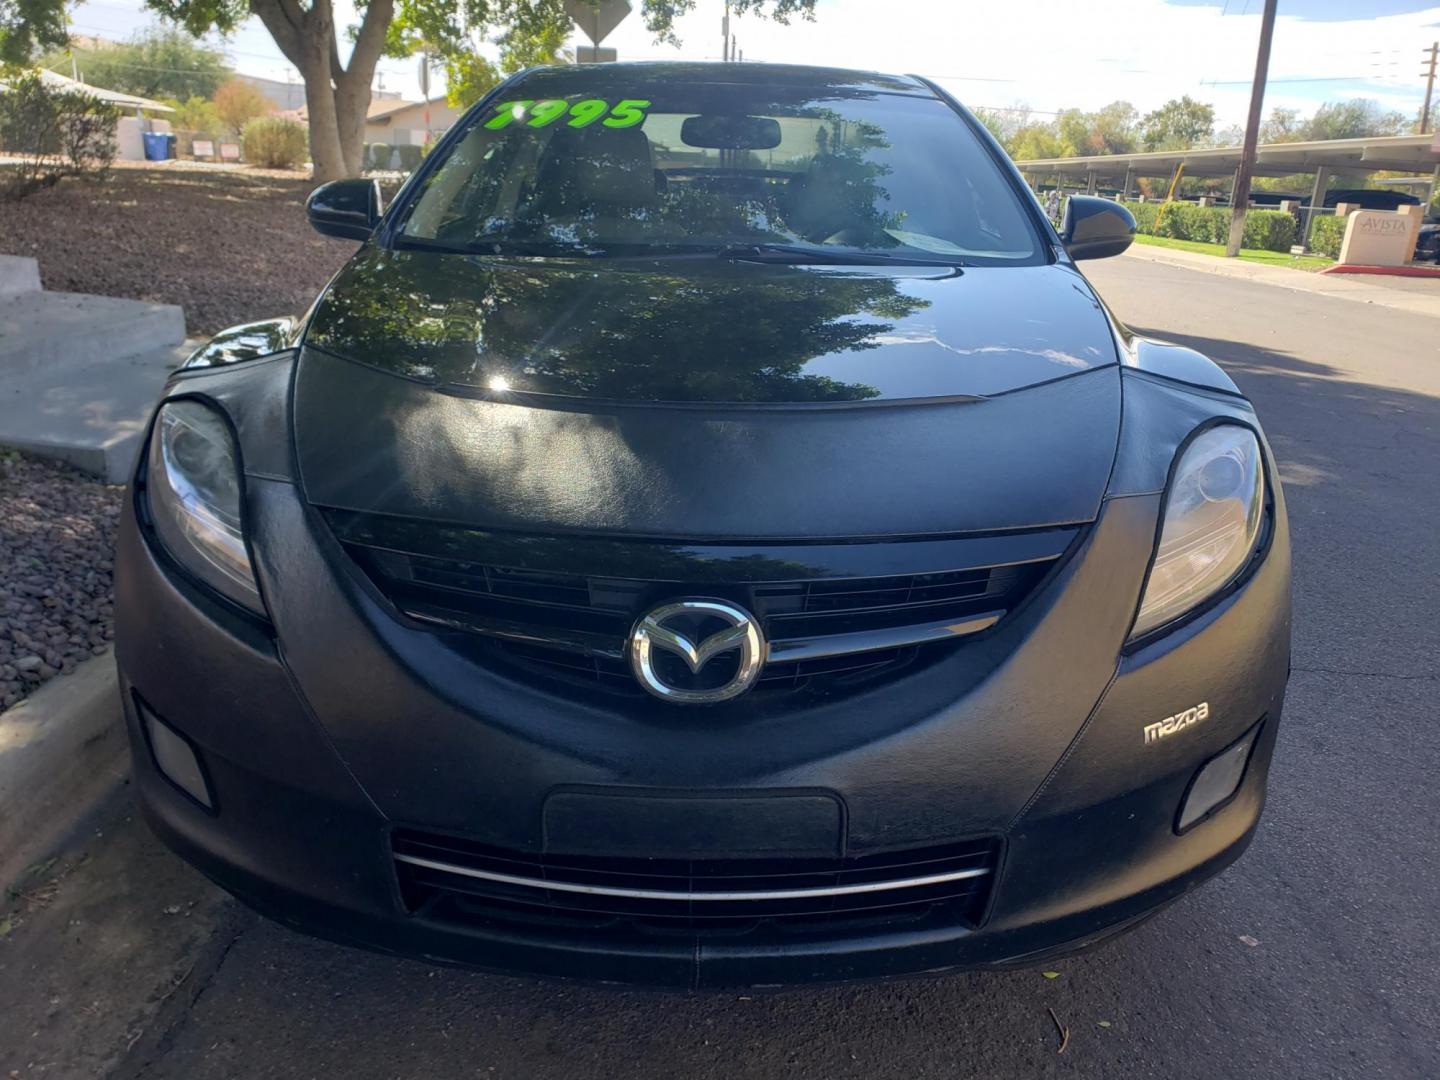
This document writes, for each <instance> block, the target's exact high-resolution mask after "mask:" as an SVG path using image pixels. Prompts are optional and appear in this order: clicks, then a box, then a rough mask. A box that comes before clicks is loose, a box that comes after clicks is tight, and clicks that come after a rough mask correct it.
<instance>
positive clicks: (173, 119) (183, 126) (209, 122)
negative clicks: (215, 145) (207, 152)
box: [165, 95, 225, 136]
mask: <svg viewBox="0 0 1440 1080" xmlns="http://www.w3.org/2000/svg"><path fill="white" fill-rule="evenodd" d="M165 104H166V105H169V106H170V107H171V108H172V109H174V110H175V111H174V112H173V113H172V114H171V115H170V117H169V120H170V123H172V124H173V125H175V130H176V131H191V132H194V133H195V134H197V135H210V136H218V135H220V134H221V133H222V132H223V131H224V130H225V124H224V122H223V121H222V120H221V119H220V114H219V113H218V112H216V111H215V103H214V102H213V101H206V100H205V99H204V98H203V97H200V96H199V95H196V96H195V97H192V98H190V99H189V100H188V101H181V100H180V99H179V98H170V99H169V100H168V101H166V102H165Z"/></svg>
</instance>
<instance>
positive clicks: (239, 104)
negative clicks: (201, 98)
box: [215, 79, 275, 135]
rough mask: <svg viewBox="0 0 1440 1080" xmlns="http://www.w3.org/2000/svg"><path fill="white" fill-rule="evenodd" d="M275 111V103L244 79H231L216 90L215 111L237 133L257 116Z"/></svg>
mask: <svg viewBox="0 0 1440 1080" xmlns="http://www.w3.org/2000/svg"><path fill="white" fill-rule="evenodd" d="M274 111H275V103H274V102H273V101H271V100H270V99H269V98H268V97H266V96H265V95H264V94H262V93H261V92H260V91H259V90H258V89H256V88H255V86H254V84H253V83H248V82H246V81H245V80H244V79H231V80H230V81H229V82H226V83H222V84H221V86H220V89H218V90H216V91H215V113H216V115H217V116H219V117H220V120H221V122H222V123H224V125H225V126H226V127H227V128H229V129H230V130H231V131H233V132H234V133H235V134H237V135H238V134H239V133H240V132H242V131H244V130H245V125H246V124H248V123H249V122H250V121H251V120H254V119H255V118H256V117H260V116H268V115H269V114H270V113H272V112H274Z"/></svg>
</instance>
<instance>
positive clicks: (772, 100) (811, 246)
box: [399, 68, 1042, 265]
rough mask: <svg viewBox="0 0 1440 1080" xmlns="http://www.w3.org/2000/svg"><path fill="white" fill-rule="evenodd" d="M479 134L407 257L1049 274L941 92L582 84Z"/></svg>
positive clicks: (545, 77)
mask: <svg viewBox="0 0 1440 1080" xmlns="http://www.w3.org/2000/svg"><path fill="white" fill-rule="evenodd" d="M632 70H633V69H632ZM467 125H468V129H467V130H466V132H465V134H464V135H463V137H462V138H461V139H460V140H459V141H458V142H457V143H455V144H453V145H452V147H451V149H450V150H449V152H448V153H447V155H446V157H445V159H444V160H443V161H442V162H441V163H440V164H439V166H438V167H437V168H436V169H435V170H434V171H432V172H431V173H430V174H429V175H428V176H427V177H426V178H425V180H424V183H423V185H422V186H421V188H420V189H419V191H418V193H417V194H416V195H415V196H414V198H413V199H412V201H411V204H410V206H409V208H408V211H407V212H406V213H405V216H404V218H403V225H402V226H401V228H400V231H399V245H400V246H416V247H419V246H436V247H442V248H446V249H454V250H461V251H468V252H479V253H493V254H515V255H539V256H545V255H565V256H569V255H593V256H604V255H637V254H638V255H660V254H667V253H668V254H678V255H683V254H686V253H697V254H703V253H707V252H708V253H712V254H715V253H718V254H721V255H726V256H729V257H733V258H742V259H743V258H756V259H770V260H774V261H796V262H811V261H814V262H838V261H845V259H846V257H847V256H853V257H854V259H855V261H876V262H879V261H892V260H893V261H899V262H906V263H921V264H924V263H948V264H960V265H972V264H1001V265H1005V264H1012V265H1014V264H1027V263H1034V262H1036V261H1041V250H1042V249H1041V247H1040V245H1039V242H1038V238H1037V236H1036V233H1035V230H1034V229H1033V228H1032V227H1031V225H1030V223H1029V222H1028V221H1027V220H1026V217H1025V213H1024V210H1023V208H1022V206H1021V204H1020V201H1019V198H1018V197H1017V195H1016V194H1015V191H1014V189H1013V188H1012V186H1011V185H1010V183H1009V182H1008V181H1007V179H1006V177H1005V176H1004V174H1003V173H1002V172H1001V170H1000V169H999V168H998V167H997V165H996V163H995V161H994V160H993V158H992V157H991V156H990V155H989V153H988V152H987V151H986V149H985V147H984V146H983V145H982V144H981V143H980V141H979V139H978V138H977V137H976V136H975V134H974V133H973V132H972V131H971V130H970V128H969V127H968V126H967V124H966V123H965V121H964V120H963V119H962V118H961V117H960V115H958V114H957V113H956V112H955V111H954V110H953V109H951V108H950V107H949V106H948V105H947V104H946V103H944V102H943V101H940V100H937V99H936V98H934V97H932V96H928V94H927V96H920V95H919V94H899V93H888V92H882V91H875V90H863V91H862V90H857V89H855V88H854V87H852V86H836V85H828V84H826V83H824V82H823V81H818V80H817V82H816V83H815V84H813V85H809V86H796V85H793V84H792V85H777V86H768V85H763V84H754V85H743V84H742V85H737V84H735V83H728V84H725V83H719V82H716V83H706V82H704V81H700V80H697V79H695V78H694V77H691V78H670V79H663V78H656V77H655V76H654V75H650V76H648V77H646V76H645V75H636V76H634V77H633V78H632V79H631V80H629V81H628V83H627V80H626V77H625V75H624V73H623V69H610V70H609V71H608V72H606V73H605V74H604V75H601V74H599V73H597V72H596V69H593V68H592V69H570V70H568V71H545V72H539V73H536V74H535V75H533V76H530V77H528V78H526V79H524V80H521V82H519V83H518V84H516V85H515V86H514V87H512V88H511V89H510V90H508V91H507V92H506V93H505V94H504V95H503V98H502V99H501V100H499V101H497V102H494V103H492V104H489V105H487V106H486V107H485V108H484V109H483V110H477V112H476V113H475V114H474V115H472V116H471V117H469V118H468V119H467Z"/></svg>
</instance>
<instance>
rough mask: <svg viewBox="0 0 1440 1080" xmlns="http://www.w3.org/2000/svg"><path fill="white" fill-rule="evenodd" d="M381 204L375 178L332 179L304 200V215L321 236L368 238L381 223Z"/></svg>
mask: <svg viewBox="0 0 1440 1080" xmlns="http://www.w3.org/2000/svg"><path fill="white" fill-rule="evenodd" d="M383 212H384V205H383V201H382V199H381V195H380V184H379V183H378V182H377V181H375V180H360V179H354V180H332V181H331V182H330V183H328V184H321V185H320V186H319V187H318V188H316V189H315V190H314V191H312V192H311V193H310V197H309V198H308V199H306V200H305V216H306V217H307V218H308V219H309V221H310V225H311V226H312V227H313V228H314V229H315V231H316V232H318V233H320V234H321V235H322V236H336V237H339V238H340V239H342V240H368V239H370V234H371V233H372V232H374V231H375V226H376V225H379V224H380V216H381V214H382V213H383Z"/></svg>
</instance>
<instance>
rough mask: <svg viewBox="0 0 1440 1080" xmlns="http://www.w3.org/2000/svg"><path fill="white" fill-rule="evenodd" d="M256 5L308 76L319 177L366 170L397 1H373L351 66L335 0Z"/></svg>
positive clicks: (270, 0) (259, 1) (254, 1)
mask: <svg viewBox="0 0 1440 1080" xmlns="http://www.w3.org/2000/svg"><path fill="white" fill-rule="evenodd" d="M250 10H251V11H253V12H254V13H255V14H256V15H258V16H259V17H260V21H261V22H263V23H264V24H265V28H266V29H267V30H269V31H270V36H271V37H273V38H274V39H275V44H276V45H278V46H279V47H280V51H281V52H282V53H284V54H285V57H286V59H288V60H289V61H290V62H291V63H292V64H294V65H295V66H296V67H297V68H299V69H300V77H301V78H302V79H304V80H305V111H306V113H307V115H308V116H309V122H310V160H311V161H312V162H313V163H314V176H315V179H316V180H317V181H319V182H320V183H325V182H327V181H330V180H339V179H342V178H344V177H347V176H358V175H360V170H361V168H362V167H363V165H364V157H365V115H366V113H367V111H368V110H369V108H370V80H371V79H373V78H374V77H375V65H376V64H377V63H378V62H379V60H380V54H381V52H382V51H383V49H384V47H385V32H386V30H388V29H389V27H390V22H391V20H392V19H393V18H394V14H395V2H394V0H370V3H369V4H368V5H367V6H366V8H365V18H364V21H363V22H362V23H361V24H360V32H359V34H358V35H357V36H356V39H355V48H354V49H353V50H352V51H351V53H350V66H349V67H348V68H346V67H343V66H342V65H341V63H340V50H339V47H338V43H337V40H336V36H335V14H334V11H333V9H332V7H331V3H330V0H312V2H311V5H310V7H309V8H303V7H301V6H300V2H299V0H250Z"/></svg>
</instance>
